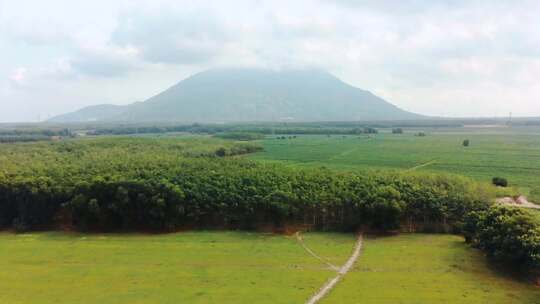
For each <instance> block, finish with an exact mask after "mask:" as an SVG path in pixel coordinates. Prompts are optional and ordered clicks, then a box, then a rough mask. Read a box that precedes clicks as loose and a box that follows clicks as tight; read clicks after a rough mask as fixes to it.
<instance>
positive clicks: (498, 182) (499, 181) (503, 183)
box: [491, 177, 508, 187]
mask: <svg viewBox="0 0 540 304" xmlns="http://www.w3.org/2000/svg"><path fill="white" fill-rule="evenodd" d="M491 182H492V183H493V185H495V186H498V187H508V180H507V179H506V178H503V177H494V178H493V179H492V180H491Z"/></svg>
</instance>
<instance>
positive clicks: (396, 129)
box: [392, 128, 403, 134]
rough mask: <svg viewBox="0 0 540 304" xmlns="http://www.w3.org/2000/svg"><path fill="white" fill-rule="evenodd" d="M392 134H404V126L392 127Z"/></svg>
mask: <svg viewBox="0 0 540 304" xmlns="http://www.w3.org/2000/svg"><path fill="white" fill-rule="evenodd" d="M392 134H403V129H402V128H394V129H392Z"/></svg>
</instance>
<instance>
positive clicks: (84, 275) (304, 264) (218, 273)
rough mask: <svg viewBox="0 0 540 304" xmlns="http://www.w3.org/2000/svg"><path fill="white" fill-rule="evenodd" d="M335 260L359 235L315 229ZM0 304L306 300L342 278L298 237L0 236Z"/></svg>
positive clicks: (233, 234)
mask: <svg viewBox="0 0 540 304" xmlns="http://www.w3.org/2000/svg"><path fill="white" fill-rule="evenodd" d="M306 239H307V240H309V241H310V242H312V243H313V244H316V245H317V246H316V248H317V250H320V251H321V252H322V253H328V256H329V257H331V258H332V259H333V261H335V263H337V264H342V263H343V262H344V261H345V260H346V259H347V257H348V255H349V254H350V250H351V247H352V246H353V244H354V236H353V235H347V234H334V233H332V234H330V233H309V234H306ZM0 244H1V246H2V250H0V282H2V283H1V284H0V302H1V303H43V304H49V303H55V304H64V303H103V304H109V303H111V304H112V303H114V304H117V303H216V302H219V303H302V302H303V301H305V299H307V298H308V297H309V296H310V295H311V294H312V293H313V291H314V290H316V289H317V288H318V287H319V286H320V285H322V284H324V282H325V281H326V280H327V279H329V278H330V277H331V276H333V274H334V272H333V271H331V270H330V269H328V268H327V267H326V265H324V264H322V263H321V262H320V261H319V260H317V259H315V258H313V257H311V256H310V255H309V254H308V253H307V252H306V251H305V250H304V249H303V248H302V247H301V246H300V245H299V244H298V243H297V241H296V240H295V238H294V237H286V236H280V235H270V234H262V233H246V232H183V233H175V234H161V235H140V234H75V233H56V232H54V233H52V232H48V233H30V234H8V233H0Z"/></svg>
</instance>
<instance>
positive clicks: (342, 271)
mask: <svg viewBox="0 0 540 304" xmlns="http://www.w3.org/2000/svg"><path fill="white" fill-rule="evenodd" d="M297 237H299V234H297ZM363 240H364V236H363V234H362V233H360V234H359V235H358V239H357V241H356V245H354V251H353V253H352V255H351V257H349V259H348V260H347V262H346V263H345V264H344V265H343V266H341V268H339V269H337V267H335V266H333V265H332V264H330V263H328V262H325V264H327V265H328V264H330V265H332V266H333V267H335V268H336V269H335V270H336V271H337V275H336V276H335V277H333V278H332V279H330V280H328V282H326V283H325V284H324V285H323V286H322V287H321V288H320V289H319V291H317V293H316V294H315V295H313V296H312V297H311V298H309V299H308V300H307V301H306V304H315V303H317V302H319V301H320V300H321V299H322V298H324V297H325V296H326V295H327V294H328V293H329V292H330V291H331V290H332V288H334V287H335V286H336V284H337V283H338V282H339V281H340V280H341V279H342V278H343V277H344V276H345V275H346V274H347V272H349V270H351V268H352V267H353V266H354V263H356V261H357V260H358V257H360V252H361V250H362V244H363ZM303 243H304V242H303V241H302V242H301V244H303ZM302 247H304V248H308V247H307V246H305V245H302ZM306 250H307V251H308V252H309V253H310V254H311V255H313V256H315V257H318V255H316V254H315V253H314V252H313V251H312V250H308V249H306ZM312 252H313V253H312ZM318 259H320V260H323V261H324V259H322V258H320V257H318Z"/></svg>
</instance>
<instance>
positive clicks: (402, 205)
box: [0, 158, 487, 231]
mask: <svg viewBox="0 0 540 304" xmlns="http://www.w3.org/2000/svg"><path fill="white" fill-rule="evenodd" d="M124 165H125V168H124V170H129V172H125V171H124V172H113V171H112V170H111V171H110V172H106V171H102V172H100V173H98V174H96V175H95V176H93V177H91V178H88V179H86V178H78V177H75V176H74V177H73V178H72V179H69V180H66V179H55V178H54V177H53V176H58V177H59V176H63V175H65V174H66V173H64V174H51V175H50V176H35V177H25V178H22V177H21V178H20V177H16V178H10V179H1V181H0V202H1V203H0V205H1V210H2V211H1V212H0V213H1V214H2V219H1V220H0V222H1V223H2V224H3V225H4V226H8V227H9V226H10V225H12V227H14V228H15V229H19V230H27V229H39V228H53V227H54V226H55V225H58V224H60V223H62V224H65V225H69V226H73V227H75V228H77V229H83V230H85V229H91V230H145V229H152V230H174V229H177V228H180V227H186V226H187V227H192V226H196V227H197V226H198V227H229V228H240V229H255V228H257V227H259V226H260V225H266V224H271V225H274V226H276V227H279V226H281V225H283V224H285V223H295V224H304V225H307V226H309V227H311V228H312V229H316V230H325V229H332V230H346V231H353V230H357V229H360V228H368V229H378V230H396V229H399V228H400V227H401V226H404V227H408V229H411V230H413V231H414V230H417V229H418V230H428V231H459V229H461V227H462V225H463V222H462V220H463V218H464V216H465V215H466V214H467V213H468V212H471V211H473V210H481V209H483V208H485V206H486V200H485V199H486V198H485V197H482V193H483V194H485V195H487V193H485V189H482V188H481V187H480V186H479V185H476V184H474V183H471V182H470V180H467V179H462V178H458V177H444V176H436V175H421V176H405V175H388V174H383V173H371V174H364V175H361V174H353V173H336V172H333V171H329V170H324V169H311V170H299V169H290V168H285V167H282V166H276V165H262V164H257V163H252V162H246V161H244V160H235V159H219V158H199V159H182V160H178V161H176V162H175V163H174V166H170V164H167V165H163V166H156V167H154V166H152V167H146V168H142V167H138V166H135V167H131V166H130V165H129V164H127V163H126V164H124ZM73 173H74V172H70V173H69V174H73Z"/></svg>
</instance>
